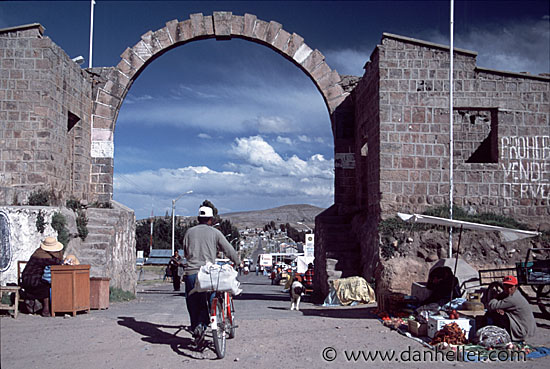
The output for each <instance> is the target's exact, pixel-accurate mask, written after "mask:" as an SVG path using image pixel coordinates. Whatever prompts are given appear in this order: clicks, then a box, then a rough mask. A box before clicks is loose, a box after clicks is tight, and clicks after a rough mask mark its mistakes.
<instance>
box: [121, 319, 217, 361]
mask: <svg viewBox="0 0 550 369" xmlns="http://www.w3.org/2000/svg"><path fill="white" fill-rule="evenodd" d="M118 319H119V321H118V322H117V323H118V324H119V325H121V326H124V327H127V328H130V329H131V330H133V331H134V332H136V333H138V334H141V335H142V336H143V338H142V341H145V342H148V343H151V344H159V345H169V346H170V348H171V349H172V350H173V351H174V352H176V353H177V354H179V355H182V356H185V357H188V358H191V359H197V360H204V359H208V358H205V357H198V356H197V355H198V354H199V355H200V353H201V352H202V351H204V350H205V349H206V348H207V347H203V348H202V349H201V350H200V351H198V350H197V348H196V346H195V345H194V343H193V339H192V338H191V337H178V333H180V332H181V331H185V332H187V330H186V329H185V327H184V326H182V325H165V324H153V323H150V322H145V321H139V320H136V319H135V318H134V317H128V316H119V317H118ZM162 329H175V330H176V332H175V333H173V334H172V333H168V332H165V331H163V330H162ZM210 349H212V348H210ZM212 350H213V349H212Z"/></svg>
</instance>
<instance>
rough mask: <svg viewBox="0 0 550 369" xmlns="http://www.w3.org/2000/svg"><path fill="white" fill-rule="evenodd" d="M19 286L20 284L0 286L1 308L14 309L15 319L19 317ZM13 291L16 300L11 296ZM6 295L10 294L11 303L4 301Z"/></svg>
mask: <svg viewBox="0 0 550 369" xmlns="http://www.w3.org/2000/svg"><path fill="white" fill-rule="evenodd" d="M19 288H20V287H19V286H0V310H13V317H14V318H15V319H17V312H18V310H19V309H18V305H19ZM12 293H15V299H14V300H12V298H11V294H12ZM4 295H8V296H9V303H6V304H4V303H2V301H3V297H4ZM12 301H13V303H12Z"/></svg>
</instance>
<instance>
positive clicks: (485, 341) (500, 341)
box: [378, 213, 550, 361]
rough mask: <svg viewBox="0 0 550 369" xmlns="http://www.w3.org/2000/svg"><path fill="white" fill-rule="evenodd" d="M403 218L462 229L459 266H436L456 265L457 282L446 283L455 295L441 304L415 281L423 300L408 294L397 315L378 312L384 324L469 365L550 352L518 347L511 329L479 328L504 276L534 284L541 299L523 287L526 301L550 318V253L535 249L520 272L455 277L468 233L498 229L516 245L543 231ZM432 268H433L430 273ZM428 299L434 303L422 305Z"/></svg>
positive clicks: (410, 216)
mask: <svg viewBox="0 0 550 369" xmlns="http://www.w3.org/2000/svg"><path fill="white" fill-rule="evenodd" d="M398 216H399V217H400V218H401V219H402V220H404V221H408V222H418V223H427V224H434V225H442V226H448V227H455V228H459V229H460V235H459V239H458V247H457V252H456V256H455V258H454V266H453V265H452V264H451V263H450V261H451V259H445V260H444V261H442V260H440V262H439V264H440V265H437V267H440V268H441V267H443V268H447V269H449V270H451V267H453V268H452V275H451V277H452V278H451V279H449V280H451V281H453V282H452V283H451V284H447V285H446V288H448V290H449V293H450V296H446V297H447V299H446V300H445V301H446V302H445V303H442V304H440V303H438V302H441V301H442V300H439V301H437V300H436V301H434V300H429V298H428V297H429V296H430V293H431V292H432V291H428V290H427V289H426V287H427V284H421V283H418V282H415V283H413V288H412V290H413V292H414V290H415V288H416V290H417V292H419V293H418V295H419V296H420V295H421V298H418V296H414V293H413V296H405V297H404V298H403V299H402V301H400V305H394V306H400V309H396V310H394V311H392V312H391V314H389V313H388V312H383V311H381V312H378V316H379V318H380V319H381V320H382V322H383V324H384V325H386V326H388V327H390V328H392V329H395V330H397V331H398V332H400V333H402V334H404V335H406V336H408V337H410V338H412V339H414V340H416V341H418V342H420V343H421V344H422V345H424V346H426V347H429V348H431V349H434V350H436V351H438V350H439V351H441V350H447V351H448V350H450V351H454V352H455V353H456V354H457V355H460V359H461V360H464V361H481V360H486V359H487V358H488V357H489V355H490V354H491V352H492V351H494V350H497V351H499V350H503V351H506V352H510V351H514V352H518V353H520V354H521V353H522V354H524V355H529V354H533V353H535V352H536V353H537V354H536V355H538V356H545V355H547V354H550V350H548V349H546V348H539V349H537V348H535V347H532V346H530V345H528V344H526V343H524V342H521V343H517V342H514V343H513V342H512V340H511V338H510V336H509V335H507V333H506V331H505V330H503V329H498V327H494V328H497V329H493V328H491V327H493V326H488V327H485V328H481V326H480V322H481V319H480V318H481V317H482V316H483V315H484V314H485V311H486V309H485V307H486V306H485V305H484V302H485V304H486V303H487V302H488V301H489V300H488V299H490V298H491V296H495V294H496V293H499V292H501V291H502V286H501V284H500V281H502V277H504V276H505V275H511V274H514V275H515V276H517V278H518V281H519V282H520V284H521V285H522V287H526V286H530V287H531V288H532V290H533V293H532V294H536V297H533V296H531V295H532V294H531V295H530V294H528V293H526V291H525V289H524V288H520V291H521V292H522V294H524V295H526V297H528V298H527V300H528V301H529V302H530V303H536V304H538V305H539V307H540V310H541V312H542V313H543V314H548V311H549V310H550V307H549V305H548V295H549V294H550V252H549V251H550V249H530V250H529V251H528V252H527V255H526V259H525V261H524V262H520V263H517V264H516V268H501V269H489V270H480V271H479V273H478V276H477V278H476V276H475V275H473V276H472V274H473V273H472V271H471V270H469V271H468V272H467V275H468V277H466V278H461V279H460V280H459V278H456V277H458V274H457V267H458V265H459V263H462V264H464V261H462V260H459V258H458V255H459V251H460V239H461V236H462V230H463V229H472V230H477V231H488V232H491V231H497V232H499V234H500V236H501V239H502V240H503V241H515V240H520V239H523V238H527V237H535V236H538V235H539V233H538V232H533V231H525V230H518V229H510V228H504V227H496V226H490V225H484V224H478V223H470V222H464V221H458V220H450V219H445V218H438V217H433V216H425V215H419V214H402V213H398ZM544 254H545V255H544ZM434 267H436V266H434ZM433 269H434V268H432V270H433ZM432 270H430V274H431V272H432ZM463 277H464V276H463ZM429 279H430V278H429ZM474 280H475V281H474ZM429 282H430V281H428V284H429ZM473 282H475V283H473ZM415 284H416V287H415ZM457 285H458V286H457ZM455 287H459V288H455ZM465 292H466V293H465ZM463 296H464V297H463ZM423 301H427V302H429V303H427V304H424V305H422V304H421V303H422V302H423ZM480 328H481V329H480Z"/></svg>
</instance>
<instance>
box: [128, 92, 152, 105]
mask: <svg viewBox="0 0 550 369" xmlns="http://www.w3.org/2000/svg"><path fill="white" fill-rule="evenodd" d="M148 100H153V96H151V95H148V94H145V95H139V96H136V95H132V94H128V95H127V96H126V98H125V99H124V101H125V102H127V103H128V104H135V103H137V102H142V101H148Z"/></svg>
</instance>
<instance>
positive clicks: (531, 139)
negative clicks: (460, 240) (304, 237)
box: [337, 34, 550, 293]
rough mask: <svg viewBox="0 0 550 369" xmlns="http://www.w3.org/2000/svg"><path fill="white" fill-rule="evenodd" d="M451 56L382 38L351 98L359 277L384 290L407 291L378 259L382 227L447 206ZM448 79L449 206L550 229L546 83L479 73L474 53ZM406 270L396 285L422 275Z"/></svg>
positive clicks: (419, 266)
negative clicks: (451, 181)
mask: <svg viewBox="0 0 550 369" xmlns="http://www.w3.org/2000/svg"><path fill="white" fill-rule="evenodd" d="M449 55H450V53H449V48H448V47H445V46H442V45H436V44H432V43H429V42H424V41H420V40H415V39H410V38H407V37H402V36H397V35H391V34H384V35H383V38H382V41H381V44H380V45H378V47H377V48H376V50H375V51H374V52H373V54H372V56H371V61H370V62H369V63H367V65H366V66H365V75H364V76H363V78H362V79H361V80H360V82H359V83H358V85H357V87H356V88H355V90H354V91H353V92H352V95H351V98H353V101H354V104H355V124H356V126H355V142H356V146H355V154H356V158H357V160H356V161H357V165H356V181H357V183H356V188H357V189H359V190H358V191H357V192H356V202H357V207H358V208H359V209H360V210H359V212H358V213H357V214H356V215H355V217H354V220H353V225H354V230H355V232H356V233H357V234H358V239H360V240H361V258H362V263H363V274H364V276H365V277H366V278H367V279H370V278H371V277H374V276H375V277H376V278H377V279H378V281H377V287H380V288H379V289H383V290H385V291H394V292H395V291H401V292H404V293H408V291H405V290H406V288H405V287H403V286H401V285H399V286H398V285H393V283H394V282H392V279H393V280H394V281H395V279H394V278H393V277H392V275H395V271H396V270H397V269H396V268H395V265H394V264H396V263H397V264H399V263H398V261H396V260H393V261H392V260H391V259H390V260H388V261H384V260H380V257H379V242H380V239H379V234H378V230H377V224H378V223H379V221H380V220H381V219H386V218H390V217H393V216H395V215H396V213H397V212H398V211H401V212H422V211H424V210H426V209H427V208H429V207H435V206H445V205H446V206H448V204H449V143H450V139H449V122H450V120H449V102H448V98H449V64H450V63H449ZM454 79H455V83H454V105H455V107H454V114H453V118H454V119H453V120H454V122H453V130H454V134H453V140H454V155H453V158H454V170H453V175H454V203H455V205H458V206H461V207H463V208H465V210H467V211H469V212H473V213H483V212H491V213H496V214H501V215H506V216H510V217H513V218H515V219H517V220H519V221H521V222H523V223H527V224H529V225H530V226H531V227H532V229H537V228H539V227H540V229H543V230H544V229H549V228H550V222H549V221H548V220H547V218H548V215H550V204H549V201H550V191H549V190H550V116H549V115H550V104H549V92H550V83H549V82H550V79H549V78H548V77H547V76H533V75H527V74H517V73H509V72H502V71H492V70H487V69H482V68H479V67H477V66H476V53H474V52H471V51H466V50H459V49H455V57H454ZM362 160H363V162H362ZM337 174H338V173H337ZM365 187H366V188H365ZM365 194H366V196H365ZM455 242H456V241H455ZM399 262H402V263H404V265H406V261H402V260H401V261H399ZM397 264H396V265H397ZM412 265H413V264H411V268H409V269H410V270H409V269H407V268H404V269H403V268H401V267H400V268H398V269H399V270H400V272H399V273H401V275H400V277H401V279H400V281H401V282H400V283H402V282H403V281H407V282H408V281H411V280H413V279H415V278H418V277H420V276H422V275H423V274H422V273H424V272H426V271H427V270H428V268H429V263H425V262H424V261H423V260H418V261H416V260H415V263H414V268H413V267H412ZM379 292H380V291H379Z"/></svg>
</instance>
